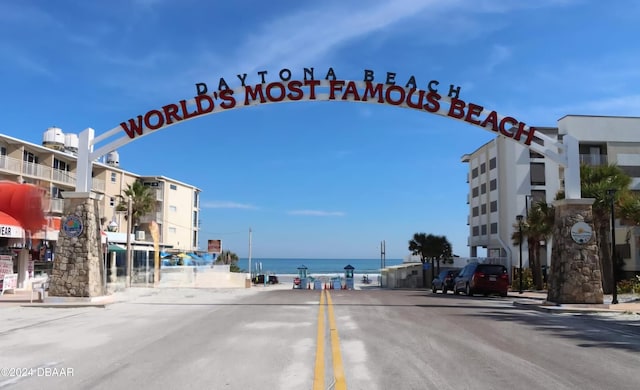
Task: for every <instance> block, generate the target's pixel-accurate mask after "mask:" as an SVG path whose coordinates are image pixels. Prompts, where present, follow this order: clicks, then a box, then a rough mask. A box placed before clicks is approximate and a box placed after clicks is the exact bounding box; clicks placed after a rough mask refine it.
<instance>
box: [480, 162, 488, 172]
mask: <svg viewBox="0 0 640 390" xmlns="http://www.w3.org/2000/svg"><path fill="white" fill-rule="evenodd" d="M486 171H487V164H485V163H482V164H480V173H485V172H486Z"/></svg>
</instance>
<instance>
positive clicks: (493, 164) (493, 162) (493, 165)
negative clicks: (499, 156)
mask: <svg viewBox="0 0 640 390" xmlns="http://www.w3.org/2000/svg"><path fill="white" fill-rule="evenodd" d="M489 169H496V158H495V157H494V158H492V159H491V160H489Z"/></svg>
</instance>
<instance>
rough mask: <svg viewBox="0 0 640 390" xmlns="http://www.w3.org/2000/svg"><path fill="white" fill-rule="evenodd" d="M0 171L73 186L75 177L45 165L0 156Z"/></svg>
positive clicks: (71, 173)
mask: <svg viewBox="0 0 640 390" xmlns="http://www.w3.org/2000/svg"><path fill="white" fill-rule="evenodd" d="M0 170H2V171H5V172H9V173H13V174H15V175H26V176H31V177H34V178H38V179H43V180H47V181H53V182H57V183H64V184H67V185H72V186H75V184H76V175H75V173H73V172H68V171H63V170H60V169H54V168H51V167H48V166H46V165H42V164H37V163H34V162H28V161H23V160H19V159H17V158H13V157H8V156H0Z"/></svg>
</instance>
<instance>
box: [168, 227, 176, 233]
mask: <svg viewBox="0 0 640 390" xmlns="http://www.w3.org/2000/svg"><path fill="white" fill-rule="evenodd" d="M169 233H171V234H176V228H174V227H173V226H170V227H169Z"/></svg>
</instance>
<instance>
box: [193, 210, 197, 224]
mask: <svg viewBox="0 0 640 390" xmlns="http://www.w3.org/2000/svg"><path fill="white" fill-rule="evenodd" d="M193 227H194V228H197V227H198V212H197V211H194V212H193Z"/></svg>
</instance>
